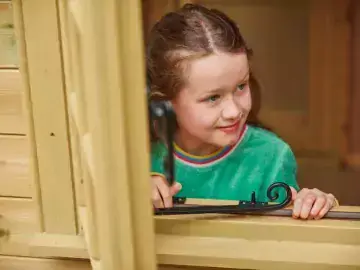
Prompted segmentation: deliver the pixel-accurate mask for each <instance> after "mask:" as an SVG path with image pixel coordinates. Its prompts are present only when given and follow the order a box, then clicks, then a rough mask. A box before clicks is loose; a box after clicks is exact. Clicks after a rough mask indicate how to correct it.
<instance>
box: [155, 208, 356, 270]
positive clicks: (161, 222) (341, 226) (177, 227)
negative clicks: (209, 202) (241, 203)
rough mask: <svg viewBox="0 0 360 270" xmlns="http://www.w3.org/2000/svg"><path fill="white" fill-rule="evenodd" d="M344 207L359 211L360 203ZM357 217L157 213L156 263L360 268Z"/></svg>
mask: <svg viewBox="0 0 360 270" xmlns="http://www.w3.org/2000/svg"><path fill="white" fill-rule="evenodd" d="M343 210H346V211H348V210H352V211H358V212H360V207H345V208H344V209H343ZM359 224H360V223H359V222H358V221H344V220H317V221H314V220H312V221H311V220H309V221H301V220H294V219H292V218H287V217H269V216H225V215H207V216H205V215H197V216H195V215H193V216H190V215H189V216H182V217H176V216H173V217H156V237H157V238H156V243H157V245H156V248H157V255H158V262H159V263H160V264H171V265H181V266H183V265H191V266H204V267H205V266H212V267H221V268H236V269H239V268H241V269H244V268H246V269H305V267H310V268H311V269H359V267H360V258H359V256H358V254H359V252H360V226H359Z"/></svg>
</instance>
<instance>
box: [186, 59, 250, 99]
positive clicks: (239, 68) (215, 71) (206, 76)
mask: <svg viewBox="0 0 360 270" xmlns="http://www.w3.org/2000/svg"><path fill="white" fill-rule="evenodd" d="M248 71H249V65H248V60H247V56H246V54H245V53H214V54H211V55H209V56H205V57H202V58H199V59H194V60H191V61H190V62H189V66H188V81H187V86H188V88H189V90H191V91H192V92H193V93H194V92H200V91H201V92H203V91H209V90H212V89H216V88H224V89H227V88H233V87H234V86H236V84H238V83H240V81H241V80H242V79H244V78H245V76H246V75H247V74H248Z"/></svg>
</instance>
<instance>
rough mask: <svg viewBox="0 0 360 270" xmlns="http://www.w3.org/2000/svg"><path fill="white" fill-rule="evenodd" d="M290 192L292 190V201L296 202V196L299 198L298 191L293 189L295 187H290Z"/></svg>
mask: <svg viewBox="0 0 360 270" xmlns="http://www.w3.org/2000/svg"><path fill="white" fill-rule="evenodd" d="M290 190H291V200H292V201H295V199H296V196H297V191H296V189H295V188H293V187H290Z"/></svg>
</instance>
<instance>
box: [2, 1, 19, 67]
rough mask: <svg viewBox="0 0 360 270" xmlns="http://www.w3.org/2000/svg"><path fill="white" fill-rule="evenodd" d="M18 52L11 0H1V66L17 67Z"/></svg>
mask: <svg viewBox="0 0 360 270" xmlns="http://www.w3.org/2000/svg"><path fill="white" fill-rule="evenodd" d="M17 65H18V54H17V47H16V38H15V36H14V25H13V10H12V5H11V1H0V68H3V67H5V68H8V67H12V68H14V67H16V66H17Z"/></svg>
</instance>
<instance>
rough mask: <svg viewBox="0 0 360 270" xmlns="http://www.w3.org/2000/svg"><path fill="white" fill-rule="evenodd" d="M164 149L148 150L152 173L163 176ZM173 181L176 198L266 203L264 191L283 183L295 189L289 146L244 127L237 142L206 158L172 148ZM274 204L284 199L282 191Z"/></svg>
mask: <svg viewBox="0 0 360 270" xmlns="http://www.w3.org/2000/svg"><path fill="white" fill-rule="evenodd" d="M166 155H167V150H166V147H165V146H164V145H163V144H162V143H160V142H157V143H154V144H153V145H152V151H151V169H152V172H153V173H159V174H164V165H163V163H164V162H163V160H164V157H165V156H166ZM174 155H175V159H174V160H175V181H177V182H179V183H181V185H182V189H181V191H180V192H179V193H178V194H177V195H176V197H186V198H202V199H221V200H244V201H249V200H250V199H251V193H252V192H253V191H254V192H255V194H256V201H261V202H268V201H269V199H268V197H267V189H268V187H269V186H270V185H271V184H272V183H274V182H284V183H286V184H288V185H289V186H292V187H294V188H295V189H296V190H299V186H298V184H297V181H296V174H297V164H296V160H295V157H294V155H293V153H292V151H291V149H290V147H289V145H288V144H286V143H285V142H284V141H282V140H281V139H280V138H279V137H277V136H276V135H275V134H273V133H271V132H269V131H266V130H264V129H261V128H258V127H253V126H249V125H247V126H245V127H244V130H243V131H242V134H241V136H240V138H239V140H238V142H237V143H236V144H235V145H233V146H228V147H225V148H223V149H221V150H219V151H217V152H216V153H214V154H212V155H209V156H192V155H190V154H187V153H185V152H184V151H182V150H181V149H180V148H179V147H178V146H176V145H175V153H174ZM279 195H280V197H279V198H278V200H277V201H282V200H283V199H284V195H285V194H284V192H282V189H281V191H280V193H279Z"/></svg>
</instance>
